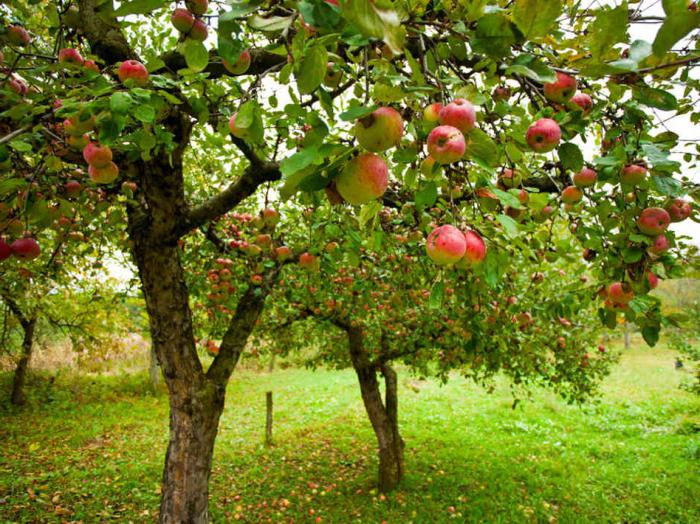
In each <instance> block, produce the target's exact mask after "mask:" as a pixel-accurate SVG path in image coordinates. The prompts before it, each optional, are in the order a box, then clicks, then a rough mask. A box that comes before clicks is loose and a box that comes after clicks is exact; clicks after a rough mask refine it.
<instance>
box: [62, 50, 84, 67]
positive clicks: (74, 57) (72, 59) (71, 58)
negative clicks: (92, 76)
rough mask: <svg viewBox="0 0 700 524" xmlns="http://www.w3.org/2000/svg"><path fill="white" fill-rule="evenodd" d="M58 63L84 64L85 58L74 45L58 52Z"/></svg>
mask: <svg viewBox="0 0 700 524" xmlns="http://www.w3.org/2000/svg"><path fill="white" fill-rule="evenodd" d="M58 63H59V64H74V65H83V64H84V63H85V59H84V58H83V57H82V56H81V55H80V51H78V50H77V49H73V48H72V47H67V48H64V49H61V50H60V51H59V52H58Z"/></svg>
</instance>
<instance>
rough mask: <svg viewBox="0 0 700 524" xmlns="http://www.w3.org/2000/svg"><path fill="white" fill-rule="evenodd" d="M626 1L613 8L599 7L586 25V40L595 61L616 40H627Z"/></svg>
mask: <svg viewBox="0 0 700 524" xmlns="http://www.w3.org/2000/svg"><path fill="white" fill-rule="evenodd" d="M628 16H629V15H628V11H627V1H626V0H625V1H623V2H622V3H621V4H620V5H619V6H617V7H615V8H614V9H609V8H608V9H601V10H600V11H598V14H597V15H596V17H595V20H594V21H593V22H592V23H591V24H590V25H589V27H588V42H589V48H590V50H591V55H592V56H593V60H594V61H595V62H600V61H601V58H602V57H603V55H604V54H605V53H606V52H607V51H610V50H611V49H612V46H613V45H614V44H616V43H618V42H626V41H627V17H628Z"/></svg>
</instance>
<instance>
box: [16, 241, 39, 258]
mask: <svg viewBox="0 0 700 524" xmlns="http://www.w3.org/2000/svg"><path fill="white" fill-rule="evenodd" d="M10 247H11V248H12V254H13V255H14V256H16V257H17V258H19V259H21V260H32V259H34V258H36V257H38V256H39V255H40V254H41V249H40V248H39V243H38V242H37V241H36V240H34V239H33V238H31V237H24V238H18V239H17V240H15V241H14V242H12V244H11V245H10Z"/></svg>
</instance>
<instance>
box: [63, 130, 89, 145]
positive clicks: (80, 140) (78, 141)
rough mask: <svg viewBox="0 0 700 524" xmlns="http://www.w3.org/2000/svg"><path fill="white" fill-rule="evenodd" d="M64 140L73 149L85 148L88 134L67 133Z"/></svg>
mask: <svg viewBox="0 0 700 524" xmlns="http://www.w3.org/2000/svg"><path fill="white" fill-rule="evenodd" d="M66 142H68V145H69V146H71V147H74V148H75V149H85V146H87V145H88V144H89V143H90V135H88V134H87V133H85V134H84V135H82V136H73V135H68V137H66Z"/></svg>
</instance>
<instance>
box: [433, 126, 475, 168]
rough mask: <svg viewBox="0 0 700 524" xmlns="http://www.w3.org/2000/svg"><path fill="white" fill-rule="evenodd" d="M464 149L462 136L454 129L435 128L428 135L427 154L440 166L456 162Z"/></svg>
mask: <svg viewBox="0 0 700 524" xmlns="http://www.w3.org/2000/svg"><path fill="white" fill-rule="evenodd" d="M466 148H467V144H466V142H465V141H464V135H463V134H462V132H461V131H460V130H459V129H457V128H456V127H453V126H446V125H445V126H437V127H436V128H435V129H433V130H432V131H431V132H430V134H429V135H428V152H429V153H430V156H431V157H433V158H434V159H435V161H436V162H439V163H440V164H452V163H453V162H457V161H458V160H460V159H461V158H462V157H463V156H464V151H465V150H466Z"/></svg>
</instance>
